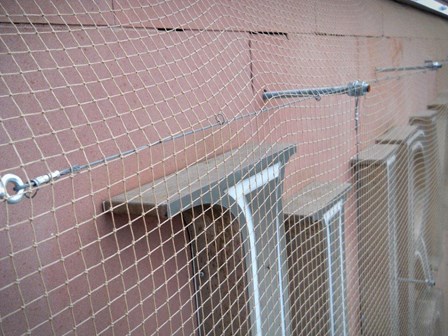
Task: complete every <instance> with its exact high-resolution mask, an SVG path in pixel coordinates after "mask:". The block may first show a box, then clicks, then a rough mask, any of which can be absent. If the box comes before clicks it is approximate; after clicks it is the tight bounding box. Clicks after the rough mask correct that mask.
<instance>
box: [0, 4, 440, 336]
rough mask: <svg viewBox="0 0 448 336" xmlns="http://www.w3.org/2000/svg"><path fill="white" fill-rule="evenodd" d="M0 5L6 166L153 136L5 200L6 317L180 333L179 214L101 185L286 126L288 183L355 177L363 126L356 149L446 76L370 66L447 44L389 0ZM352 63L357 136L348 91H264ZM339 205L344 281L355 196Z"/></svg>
mask: <svg viewBox="0 0 448 336" xmlns="http://www.w3.org/2000/svg"><path fill="white" fill-rule="evenodd" d="M0 22H1V23H0V73H1V80H0V104H1V106H2V109H1V119H0V157H1V158H2V159H1V160H0V175H4V174H5V173H8V172H11V173H14V174H17V175H19V176H21V177H22V178H23V179H24V180H30V179H32V178H33V177H35V176H39V175H42V174H45V173H47V172H49V171H54V170H56V169H62V168H66V167H69V166H73V165H77V164H85V163H87V162H91V161H95V160H98V159H101V158H103V157H105V156H108V155H112V154H115V153H118V152H123V151H126V150H128V149H132V148H137V147H139V146H144V145H147V144H154V146H152V147H151V148H146V149H143V150H141V151H139V152H138V153H137V154H134V155H130V156H127V157H126V158H121V159H118V160H114V161H113V162H109V163H107V164H103V165H100V166H97V167H92V168H91V169H88V170H86V171H84V172H82V173H80V174H76V175H73V176H70V177H67V178H64V179H61V180H59V181H57V182H54V183H52V184H50V185H48V186H45V187H42V188H41V190H40V191H39V193H38V194H37V195H36V197H35V198H33V199H31V200H27V199H25V200H24V201H22V202H21V203H20V204H19V205H7V204H6V203H5V202H2V203H1V204H0V269H1V273H0V302H2V303H1V304H0V316H1V320H0V321H1V323H0V324H1V329H0V330H1V331H2V332H3V334H5V335H19V334H22V333H25V332H26V331H27V330H31V331H32V332H33V334H40V335H49V334H52V333H54V334H58V335H60V334H65V333H67V334H75V333H78V334H93V333H97V334H101V333H103V334H117V335H119V334H120V335H121V334H125V333H129V332H132V333H135V334H145V333H146V334H151V333H152V332H159V333H160V334H176V333H179V334H181V333H185V334H190V333H191V332H192V330H193V328H194V325H195V317H194V311H195V309H196V308H195V304H194V302H193V298H192V295H191V292H192V288H191V286H192V284H191V281H190V276H191V275H190V273H191V270H190V269H189V267H188V262H187V261H188V259H189V257H190V255H189V251H188V250H187V249H186V248H185V245H186V241H188V238H187V236H186V233H185V230H184V229H183V226H182V222H181V219H180V218H177V217H176V218H174V219H172V221H169V222H165V223H163V224H160V223H158V222H157V221H156V220H153V219H147V218H144V217H142V218H128V217H125V216H123V217H117V216H115V217H112V216H111V214H110V213H105V212H104V211H103V209H102V202H103V201H104V200H106V199H109V198H110V197H111V196H114V195H116V194H119V193H123V192H124V191H125V190H129V189H133V188H136V187H138V186H141V185H143V184H145V183H148V182H151V181H153V180H155V179H158V178H161V177H163V176H166V175H168V174H171V173H173V172H175V171H178V170H180V169H183V168H184V167H186V166H188V165H191V164H192V163H194V162H197V161H199V160H202V159H204V158H205V157H207V156H209V155H216V154H219V153H222V152H224V151H227V150H228V149H230V148H234V147H236V146H239V145H241V144H244V143H245V142H247V141H257V142H266V143H270V142H277V141H280V142H292V143H297V144H298V154H297V155H295V156H294V157H293V159H292V160H291V161H290V163H289V164H288V167H287V178H286V186H285V191H286V193H288V194H291V193H293V192H294V191H297V190H298V189H300V188H301V187H303V186H304V185H306V184H308V183H310V182H312V181H314V180H322V181H324V180H337V181H341V182H343V181H350V179H351V174H352V172H351V170H350V166H349V161H350V158H351V157H352V156H353V155H354V154H355V153H356V142H357V141H359V146H360V148H361V149H362V148H365V147H367V146H368V145H369V144H372V143H373V142H374V139H375V137H376V136H378V135H379V134H382V133H383V132H385V131H386V130H387V129H389V128H390V127H392V126H394V125H406V124H407V123H408V116H409V115H410V114H411V113H413V112H415V111H418V110H421V109H424V108H425V107H426V105H427V103H428V102H429V101H430V100H431V99H433V98H434V97H435V96H436V94H437V92H439V91H443V90H446V89H448V77H447V70H446V69H442V70H440V71H438V72H432V71H427V72H425V73H419V74H418V75H414V76H403V77H402V78H395V79H393V80H392V79H391V80H385V79H384V77H385V76H387V75H385V74H379V73H377V72H375V67H389V66H407V65H420V64H422V63H423V62H424V60H427V59H433V60H441V59H445V58H446V57H447V56H448V20H443V19H441V18H438V17H436V16H433V15H430V14H426V13H424V12H421V11H417V10H415V9H412V8H409V7H406V6H403V5H400V4H397V3H394V2H392V1H386V0H382V1H361V0H346V1H342V0H338V1H331V2H328V1H326V2H322V1H289V2H287V1H268V0H263V1H251V0H244V1H232V0H226V1H213V0H207V1H199V2H194V3H191V1H166V2H161V3H160V4H151V2H145V1H136V0H135V1H134V0H128V1H126V0H113V1H112V0H110V1H99V2H91V1H84V0H77V1H59V2H56V3H53V2H52V1H50V0H45V1H25V2H23V1H7V0H4V1H0ZM356 79H360V80H364V81H367V82H371V83H372V92H371V93H370V94H369V95H368V96H366V97H365V98H362V99H361V105H360V114H361V120H360V131H359V138H358V140H357V137H356V132H355V123H354V100H353V99H352V98H350V97H348V96H335V97H323V98H322V100H320V101H316V100H313V99H308V100H303V101H300V102H297V103H296V104H295V105H294V106H291V105H290V106H285V107H284V108H280V109H279V108H275V106H278V105H280V104H282V102H281V101H272V102H268V103H265V102H263V100H262V98H261V94H262V92H263V90H265V89H266V90H283V89H293V88H304V87H321V86H329V85H342V84H346V83H348V82H350V81H353V80H356ZM263 108H267V109H266V110H265V111H264V112H263V110H262V109H263ZM269 108H272V109H269ZM246 114H247V115H248V117H246V118H242V119H240V120H238V121H234V122H231V123H229V124H226V125H224V126H219V127H213V128H210V129H207V130H203V131H198V132H196V133H194V134H190V135H188V136H185V137H181V138H179V139H176V140H173V141H170V142H167V143H165V144H162V145H159V144H157V142H158V141H159V140H160V139H163V138H166V137H169V136H171V135H175V134H178V133H179V132H187V131H190V130H197V129H201V128H204V127H208V126H209V125H211V124H214V125H216V124H217V121H219V120H222V119H220V118H224V120H227V121H231V120H232V118H235V117H238V116H241V115H246ZM217 118H218V119H217ZM352 203H353V202H352ZM349 204H350V200H349ZM347 213H348V214H347V219H348V223H347V255H348V257H347V263H348V268H349V271H348V273H349V281H352V282H353V283H356V241H355V240H354V235H355V233H356V230H355V228H354V226H353V225H354V211H353V204H352V206H349V209H348V210H347ZM350 237H352V238H350ZM350 300H351V302H352V304H353V306H352V308H351V310H350V313H352V315H351V316H350V321H351V323H352V328H353V329H352V330H356V324H357V319H358V316H356V309H357V308H356V307H355V306H356V304H355V303H356V295H354V294H353V297H352V298H351V299H350ZM166 321H169V323H168V322H166Z"/></svg>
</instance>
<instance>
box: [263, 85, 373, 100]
mask: <svg viewBox="0 0 448 336" xmlns="http://www.w3.org/2000/svg"><path fill="white" fill-rule="evenodd" d="M370 88H371V87H370V84H369V83H366V82H363V81H359V80H356V81H353V82H350V83H348V84H347V85H342V86H329V87H321V88H312V89H298V90H284V91H264V92H263V95H262V97H263V100H269V99H278V98H299V97H311V98H316V100H320V98H321V97H322V96H328V95H336V94H347V95H348V96H350V97H360V96H365V95H366V94H367V93H369V92H370ZM317 97H319V99H317Z"/></svg>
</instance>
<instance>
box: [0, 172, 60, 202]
mask: <svg viewBox="0 0 448 336" xmlns="http://www.w3.org/2000/svg"><path fill="white" fill-rule="evenodd" d="M60 176H61V173H60V172H59V171H58V170H56V171H54V172H51V173H48V174H47V175H42V176H38V177H36V178H35V179H33V180H31V182H30V183H24V182H23V181H22V179H21V178H20V177H18V176H17V175H14V174H6V175H3V176H2V177H1V179H0V201H4V200H6V202H7V203H8V204H17V203H19V202H20V201H21V200H22V198H23V197H24V196H26V195H27V192H28V191H27V190H28V189H30V188H31V187H33V188H38V187H39V186H40V185H42V184H47V183H49V182H51V181H53V180H55V179H57V178H59V177H60ZM9 186H10V187H12V188H10V190H11V191H12V192H14V193H12V192H9V191H8V187H9ZM31 198H32V197H31Z"/></svg>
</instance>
